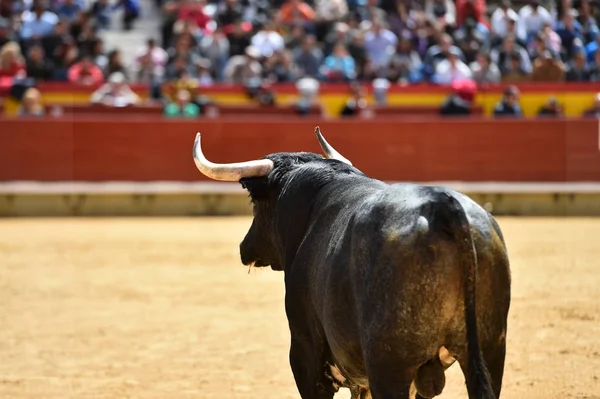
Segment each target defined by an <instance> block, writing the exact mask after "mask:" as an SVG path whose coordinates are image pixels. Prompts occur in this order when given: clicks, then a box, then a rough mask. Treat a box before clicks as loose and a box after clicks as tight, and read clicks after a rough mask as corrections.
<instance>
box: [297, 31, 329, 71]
mask: <svg viewBox="0 0 600 399" xmlns="http://www.w3.org/2000/svg"><path fill="white" fill-rule="evenodd" d="M322 60H323V53H322V51H321V50H320V49H319V48H318V47H317V46H316V38H315V36H312V35H307V36H306V37H305V38H304V42H303V43H302V47H301V48H299V49H296V51H295V52H294V62H295V63H296V65H298V69H299V71H298V73H299V74H300V75H301V76H310V77H313V78H314V77H317V76H318V74H319V67H320V65H321V62H322Z"/></svg>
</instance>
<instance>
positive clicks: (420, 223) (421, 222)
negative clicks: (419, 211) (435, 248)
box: [416, 216, 429, 233]
mask: <svg viewBox="0 0 600 399" xmlns="http://www.w3.org/2000/svg"><path fill="white" fill-rule="evenodd" d="M416 226H417V231H418V232H419V233H427V231H429V222H428V221H427V219H426V218H425V216H419V218H418V219H417V223H416Z"/></svg>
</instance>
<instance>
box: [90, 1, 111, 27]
mask: <svg viewBox="0 0 600 399" xmlns="http://www.w3.org/2000/svg"><path fill="white" fill-rule="evenodd" d="M110 14H111V7H110V4H109V2H108V0H96V1H95V2H94V4H93V5H92V8H91V10H90V15H91V16H92V17H94V19H95V20H96V22H97V23H98V26H99V27H100V28H102V29H108V28H109V27H110Z"/></svg>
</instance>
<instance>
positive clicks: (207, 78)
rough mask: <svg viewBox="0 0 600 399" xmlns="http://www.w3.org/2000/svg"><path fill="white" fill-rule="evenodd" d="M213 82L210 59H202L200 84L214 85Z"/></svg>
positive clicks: (199, 67)
mask: <svg viewBox="0 0 600 399" xmlns="http://www.w3.org/2000/svg"><path fill="white" fill-rule="evenodd" d="M213 83H214V80H213V77H212V73H211V65H210V61H208V60H201V61H200V62H199V64H198V86H203V87H205V86H212V84H213Z"/></svg>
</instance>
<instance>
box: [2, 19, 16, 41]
mask: <svg viewBox="0 0 600 399" xmlns="http://www.w3.org/2000/svg"><path fill="white" fill-rule="evenodd" d="M12 39H13V37H12V33H11V31H10V23H9V22H8V20H6V19H5V18H2V17H0V48H1V47H2V46H4V45H5V44H6V43H8V42H10V41H11V40H12Z"/></svg>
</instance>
